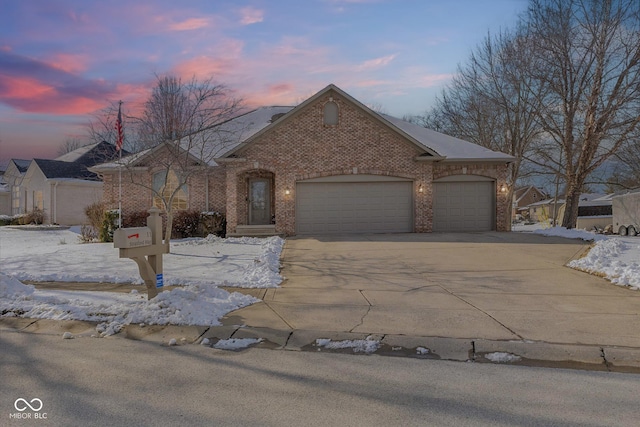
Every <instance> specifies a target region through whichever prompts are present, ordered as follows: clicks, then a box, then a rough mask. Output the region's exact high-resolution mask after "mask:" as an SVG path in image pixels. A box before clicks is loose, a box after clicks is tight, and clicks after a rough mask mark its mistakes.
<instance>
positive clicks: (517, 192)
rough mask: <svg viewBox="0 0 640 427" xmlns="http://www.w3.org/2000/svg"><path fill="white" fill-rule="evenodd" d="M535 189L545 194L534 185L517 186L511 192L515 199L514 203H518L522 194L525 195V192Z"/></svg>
mask: <svg viewBox="0 0 640 427" xmlns="http://www.w3.org/2000/svg"><path fill="white" fill-rule="evenodd" d="M534 190H535V191H537V192H538V193H540V194H542V196H543V197H544V196H545V194H544V192H542V191H540V189H539V188H538V187H536V186H535V185H528V186H526V187H519V188H516V189H515V191H514V193H513V197H514V199H515V202H516V203H519V202H520V201H521V200H522V199H523V198H524V196H526V195H527V194H529V192H531V191H534Z"/></svg>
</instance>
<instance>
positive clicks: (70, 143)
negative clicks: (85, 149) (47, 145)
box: [57, 138, 84, 156]
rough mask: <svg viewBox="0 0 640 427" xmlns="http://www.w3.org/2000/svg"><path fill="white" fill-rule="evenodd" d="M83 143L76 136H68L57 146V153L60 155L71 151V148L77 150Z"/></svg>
mask: <svg viewBox="0 0 640 427" xmlns="http://www.w3.org/2000/svg"><path fill="white" fill-rule="evenodd" d="M83 145H84V144H83V143H82V142H81V141H80V140H79V139H78V138H69V139H67V140H66V141H65V142H63V143H62V144H60V146H59V147H58V151H57V154H58V156H62V155H63V154H67V153H70V152H72V151H73V150H77V149H78V148H80V147H82V146H83Z"/></svg>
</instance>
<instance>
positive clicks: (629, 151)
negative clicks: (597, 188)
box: [607, 127, 640, 192]
mask: <svg viewBox="0 0 640 427" xmlns="http://www.w3.org/2000/svg"><path fill="white" fill-rule="evenodd" d="M613 169H614V170H613V172H612V173H611V175H610V176H609V178H608V179H607V188H608V190H609V191H611V192H615V191H620V190H627V189H631V188H638V187H640V127H638V128H637V130H636V132H635V136H634V137H632V138H630V140H629V141H628V143H627V144H625V146H624V147H622V148H621V149H620V151H618V152H617V153H616V155H615V166H614V168H613Z"/></svg>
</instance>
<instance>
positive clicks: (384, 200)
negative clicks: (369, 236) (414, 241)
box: [296, 181, 413, 234]
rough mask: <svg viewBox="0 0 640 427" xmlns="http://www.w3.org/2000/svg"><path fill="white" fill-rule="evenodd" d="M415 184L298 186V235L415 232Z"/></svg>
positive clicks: (307, 184)
mask: <svg viewBox="0 0 640 427" xmlns="http://www.w3.org/2000/svg"><path fill="white" fill-rule="evenodd" d="M411 189H412V183H411V182H408V181H392V182H300V183H298V184H297V186H296V228H297V232H298V234H332V233H398V232H411V231H413V215H412V211H413V199H412V191H411Z"/></svg>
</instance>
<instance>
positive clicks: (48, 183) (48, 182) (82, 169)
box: [5, 141, 118, 225]
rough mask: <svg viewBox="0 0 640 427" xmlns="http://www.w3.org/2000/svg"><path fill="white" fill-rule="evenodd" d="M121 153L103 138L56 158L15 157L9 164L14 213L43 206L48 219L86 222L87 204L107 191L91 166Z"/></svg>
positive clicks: (63, 221) (52, 222) (100, 197)
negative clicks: (26, 158) (17, 158)
mask: <svg viewBox="0 0 640 427" xmlns="http://www.w3.org/2000/svg"><path fill="white" fill-rule="evenodd" d="M117 155H118V154H117V151H116V150H115V147H114V146H113V145H112V144H109V143H108V142H105V141H103V142H100V143H97V144H90V145H87V146H84V147H80V148H78V149H77V150H73V151H71V152H69V153H67V154H64V155H63V156H60V157H58V158H57V159H55V160H49V159H33V160H30V161H29V160H16V159H14V160H12V161H11V163H10V164H9V167H8V168H7V172H11V179H12V181H11V182H13V184H12V188H13V190H12V206H13V209H12V214H13V215H16V214H19V213H25V212H31V211H33V210H34V209H41V210H43V211H44V213H45V223H51V224H62V225H77V224H83V223H85V222H86V221H87V218H86V216H85V213H84V209H85V207H86V206H88V205H90V204H92V203H95V202H98V201H100V200H101V199H102V192H103V191H102V182H101V181H100V178H99V177H98V176H97V175H96V174H95V173H93V172H90V171H89V170H88V169H87V167H88V166H93V165H95V164H96V163H101V162H104V161H108V160H113V159H114V158H116V157H117ZM12 164H13V165H14V167H13V168H11V165H12ZM25 165H26V168H25ZM10 168H11V171H10ZM5 175H6V174H5Z"/></svg>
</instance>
